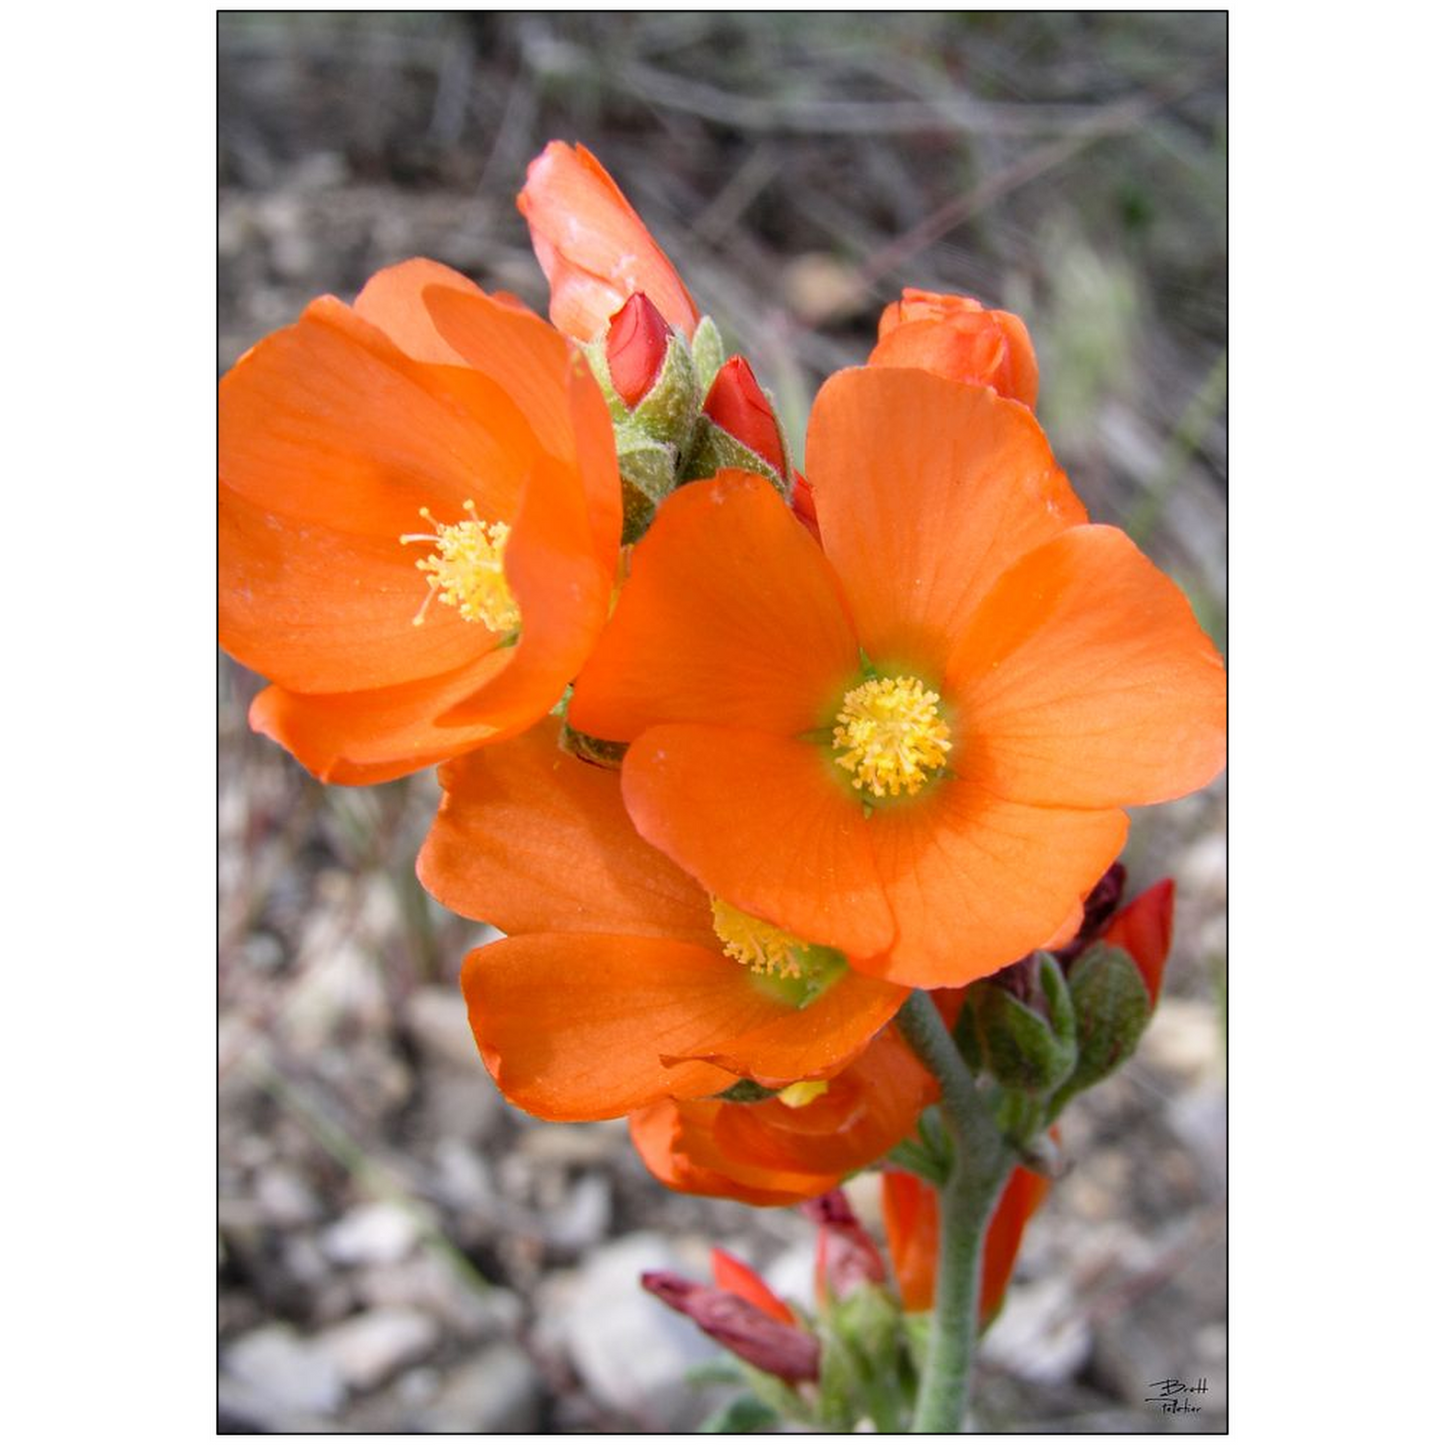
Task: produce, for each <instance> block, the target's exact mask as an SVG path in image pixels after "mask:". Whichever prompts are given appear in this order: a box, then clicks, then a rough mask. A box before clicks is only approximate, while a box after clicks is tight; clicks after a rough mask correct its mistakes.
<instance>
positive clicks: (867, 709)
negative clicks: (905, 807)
mask: <svg viewBox="0 0 1445 1445" xmlns="http://www.w3.org/2000/svg"><path fill="white" fill-rule="evenodd" d="M836 722H837V726H836V727H834V729H833V751H834V752H835V753H837V754H838V756H837V757H836V758H835V759H834V761H835V762H836V763H837V764H838V766H839V767H840V768H844V769H846V770H847V771H848V772H850V773H852V774H853V786H854V787H855V788H857V789H859V791H862V790H863V789H865V788H866V789H867V790H868V791H869V792H870V793H872V795H873V796H874V797H875V798H881V797H883V796H884V795H885V794H887V795H888V796H890V797H894V798H896V797H897V796H898V794H899V793H900V792H907V793H909V794H913V793H916V792H917V791H918V790H919V789H920V788H921V787H922V786H923V785H924V784H925V783H926V782H928V781H929V780H930V779H931V778H932V777H933V776H934V775H935V774H936V773H937V772H938V770H939V769H940V768H942V767H943V764H944V760H945V759H946V758H947V756H948V753H949V750H950V749H951V748H952V747H953V743H952V742H951V741H950V740H949V736H948V724H947V723H946V722H945V721H944V720H943V718H942V717H940V716H939V712H938V694H937V693H936V692H930V691H929V690H928V689H926V688H925V687H924V686H923V684H922V683H921V682H919V680H918V679H917V678H916V677H874V678H870V679H869V680H868V681H867V682H863V683H859V685H858V686H857V687H855V688H853V689H852V691H851V692H848V693H846V694H845V695H844V698H843V706H842V708H841V710H840V711H839V713H838V717H837V719H836Z"/></svg>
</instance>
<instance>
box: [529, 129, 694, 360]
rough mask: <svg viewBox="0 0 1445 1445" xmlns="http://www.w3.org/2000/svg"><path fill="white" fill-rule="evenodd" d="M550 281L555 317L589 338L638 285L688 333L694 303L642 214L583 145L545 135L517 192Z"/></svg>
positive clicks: (569, 332)
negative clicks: (545, 140)
mask: <svg viewBox="0 0 1445 1445" xmlns="http://www.w3.org/2000/svg"><path fill="white" fill-rule="evenodd" d="M517 209H518V210H520V211H521V213H522V214H523V216H525V217H526V219H527V226H528V228H529V229H530V231H531V233H532V249H533V250H534V251H535V252H536V253H537V260H538V261H539V262H540V263H541V266H542V270H543V271H545V272H546V274H547V280H548V283H549V284H550V286H551V288H552V299H551V307H550V313H549V314H550V315H551V318H552V322H553V324H554V325H555V326H556V327H557V328H558V329H559V330H560V331H563V332H565V333H566V334H567V335H568V336H570V337H572V338H573V339H574V340H577V341H582V342H588V341H592V340H593V339H594V338H595V337H596V336H597V335H598V334H599V333H600V332H601V331H602V329H603V327H605V326H606V325H607V323H608V319H609V318H610V317H612V316H613V315H615V314H616V312H617V311H618V310H619V309H620V308H621V307H622V305H623V303H624V302H626V301H627V299H628V298H629V297H630V296H633V295H635V294H636V293H637V292H639V291H641V292H644V293H645V294H646V295H647V297H648V299H649V300H650V301H651V302H652V304H653V305H654V306H655V307H656V308H657V309H658V311H659V312H661V314H662V315H663V317H665V318H666V320H667V322H668V323H669V324H670V325H671V326H673V327H674V328H675V329H676V330H678V331H680V332H682V334H683V335H684V336H686V337H687V338H688V339H689V340H690V339H691V338H692V335H693V332H694V331H696V329H697V323H698V319H699V318H698V310H697V307H696V305H695V304H694V303H693V299H692V297H691V296H690V295H689V294H688V290H687V287H686V286H684V285H683V284H682V281H681V280H680V279H679V277H678V274H677V272H676V271H675V270H673V267H672V263H671V262H670V261H669V260H668V259H667V257H666V256H665V255H664V254H663V252H662V249H661V247H659V246H658V244H657V242H656V241H654V240H653V239H652V235H651V233H650V232H649V231H648V229H647V227H646V226H645V225H644V224H643V222H642V218H641V217H640V216H639V215H638V214H637V212H636V211H634V210H633V209H632V206H631V205H630V204H629V203H628V200H627V197H626V196H624V195H623V194H622V191H621V190H620V188H619V187H618V185H617V182H616V181H614V180H613V179H612V177H611V176H610V175H608V174H607V171H606V170H605V169H604V168H603V166H602V163H601V162H600V161H599V160H598V159H597V157H596V156H594V155H593V154H592V152H591V151H589V150H588V149H587V148H586V146H581V145H579V146H575V147H574V146H569V145H566V144H565V143H564V142H562V141H555V140H554V141H551V142H549V144H548V145H547V147H546V149H545V150H544V151H543V152H542V154H541V155H539V156H538V157H537V158H536V159H535V160H534V161H533V162H532V163H531V164H530V165H529V166H528V167H527V183H526V185H525V186H524V187H523V189H522V193H521V194H520V195H519V196H518V197H517Z"/></svg>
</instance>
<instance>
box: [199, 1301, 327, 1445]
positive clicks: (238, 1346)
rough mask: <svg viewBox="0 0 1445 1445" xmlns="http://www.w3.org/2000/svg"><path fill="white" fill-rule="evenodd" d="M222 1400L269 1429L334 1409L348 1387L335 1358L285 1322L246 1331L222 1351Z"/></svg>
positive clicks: (325, 1413) (234, 1411) (238, 1413)
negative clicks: (246, 1332)
mask: <svg viewBox="0 0 1445 1445" xmlns="http://www.w3.org/2000/svg"><path fill="white" fill-rule="evenodd" d="M221 1394H222V1404H223V1406H225V1407H226V1408H227V1409H228V1410H230V1411H231V1412H232V1413H235V1414H237V1415H240V1416H242V1417H243V1418H251V1419H254V1420H255V1422H256V1423H257V1424H258V1425H264V1426H266V1427H268V1428H271V1429H277V1428H282V1427H286V1428H294V1427H296V1426H297V1425H298V1423H299V1422H300V1421H301V1420H302V1419H304V1418H306V1417H312V1416H321V1417H325V1416H328V1415H331V1414H334V1413H335V1411H336V1410H337V1409H338V1408H339V1407H340V1405H341V1402H342V1400H343V1399H344V1398H345V1395H346V1389H345V1385H344V1382H343V1379H342V1375H341V1371H340V1370H339V1369H338V1368H337V1366H336V1362H335V1361H334V1360H333V1359H332V1358H331V1357H330V1356H329V1355H328V1354H327V1353H326V1352H325V1351H324V1350H321V1349H318V1348H317V1346H316V1344H315V1343H314V1342H313V1341H311V1340H306V1339H303V1338H302V1337H301V1336H300V1335H298V1334H297V1333H296V1332H295V1331H294V1330H292V1329H291V1328H290V1327H289V1326H286V1325H263V1326H261V1328H260V1329H256V1330H252V1331H250V1333H248V1334H245V1335H242V1336H241V1338H240V1339H238V1340H236V1341H235V1342H234V1343H233V1344H231V1345H229V1346H228V1347H227V1348H226V1349H225V1350H224V1351H223V1353H222V1356H221Z"/></svg>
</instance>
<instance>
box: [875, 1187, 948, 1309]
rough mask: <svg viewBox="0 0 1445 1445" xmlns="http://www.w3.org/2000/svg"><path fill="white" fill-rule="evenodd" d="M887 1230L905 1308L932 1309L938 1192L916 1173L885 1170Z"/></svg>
mask: <svg viewBox="0 0 1445 1445" xmlns="http://www.w3.org/2000/svg"><path fill="white" fill-rule="evenodd" d="M883 1230H884V1234H885V1236H886V1237H887V1240H888V1257H889V1259H890V1260H891V1261H892V1263H893V1277H894V1279H895V1280H896V1281H897V1282H898V1297H899V1299H900V1300H902V1302H903V1308H904V1309H905V1310H908V1311H910V1312H912V1311H921V1310H931V1309H932V1308H933V1286H934V1278H935V1275H936V1273H937V1270H938V1193H937V1191H936V1190H935V1189H934V1188H933V1186H932V1185H931V1184H927V1183H925V1182H924V1181H923V1180H922V1179H920V1178H919V1177H918V1176H917V1175H916V1174H909V1173H907V1172H905V1171H904V1170H902V1169H885V1170H884V1171H883Z"/></svg>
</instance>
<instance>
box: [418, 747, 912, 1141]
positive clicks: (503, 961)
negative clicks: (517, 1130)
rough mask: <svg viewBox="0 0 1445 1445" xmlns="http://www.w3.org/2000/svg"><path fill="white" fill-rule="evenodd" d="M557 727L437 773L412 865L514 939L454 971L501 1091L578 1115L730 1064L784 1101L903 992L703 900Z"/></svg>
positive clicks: (841, 1059)
mask: <svg viewBox="0 0 1445 1445" xmlns="http://www.w3.org/2000/svg"><path fill="white" fill-rule="evenodd" d="M558 730H559V725H558V723H557V722H556V721H555V720H550V719H549V720H548V721H547V722H545V723H543V724H541V725H540V726H538V727H537V728H534V729H533V730H532V731H531V732H529V733H527V734H526V735H525V736H523V737H520V738H516V739H514V740H513V741H511V742H508V743H504V744H502V745H500V746H498V747H495V748H487V749H483V750H481V751H478V752H474V753H470V754H468V755H467V756H466V757H462V758H457V759H455V760H453V761H452V762H450V763H448V764H447V765H446V766H445V767H443V768H442V770H441V782H442V787H443V789H444V795H443V798H442V803H441V808H440V811H439V812H438V814H437V818H436V821H435V823H434V824H433V826H432V830H431V832H430V834H429V835H428V837H427V840H426V843H425V845H424V846H423V848H422V851H421V856H420V859H419V860H418V864H417V871H418V874H419V876H420V878H421V881H422V883H423V884H424V885H425V886H426V887H427V889H428V890H429V891H430V892H431V893H432V894H433V895H434V896H435V897H436V898H438V899H439V900H440V901H441V902H442V903H444V904H445V905H446V906H447V907H448V908H451V909H452V910H453V911H455V912H457V913H461V914H464V915H466V916H467V917H470V918H477V919H484V920H486V921H487V922H489V923H492V924H495V925H496V926H497V927H498V928H500V929H502V930H503V931H504V932H505V933H507V934H509V935H510V936H509V937H507V938H505V939H502V940H500V941H498V942H495V943H491V944H488V945H486V946H484V947H482V948H479V949H476V950H474V951H473V952H472V953H470V954H468V956H467V958H466V961H465V963H464V964H463V967H462V978H461V983H462V991H463V993H464V994H465V996H466V1000H467V1007H468V1012H469V1015H470V1018H471V1025H472V1030H473V1033H474V1035H475V1037H476V1041H477V1045H478V1048H479V1050H480V1051H481V1054H482V1057H483V1059H484V1060H485V1062H486V1064H487V1067H488V1069H489V1070H490V1071H491V1073H492V1075H493V1077H494V1078H495V1079H496V1081H497V1084H498V1086H499V1087H500V1088H501V1091H502V1093H503V1094H504V1095H505V1096H506V1097H507V1098H508V1099H509V1100H510V1101H511V1102H512V1103H514V1104H516V1105H517V1106H519V1107H520V1108H523V1109H526V1110H528V1111H529V1112H531V1113H533V1114H537V1115H540V1116H541V1117H543V1118H547V1119H560V1120H579V1119H603V1118H611V1117H616V1116H620V1115H622V1114H626V1113H629V1112H631V1111H633V1110H636V1109H640V1108H643V1107H645V1106H647V1105H649V1104H652V1103H656V1102H659V1101H662V1100H666V1099H669V1098H672V1097H677V1098H699V1097H705V1096H708V1095H713V1094H717V1093H720V1092H722V1091H724V1090H726V1089H728V1088H729V1087H731V1086H732V1085H733V1084H735V1083H736V1082H737V1080H738V1079H739V1078H740V1077H746V1078H748V1079H750V1080H753V1081H756V1082H757V1083H758V1084H760V1085H761V1086H763V1087H767V1088H781V1089H784V1090H785V1091H786V1090H788V1089H789V1088H790V1087H793V1086H796V1087H795V1088H794V1090H793V1093H792V1094H790V1095H789V1097H792V1098H796V1097H798V1094H799V1092H801V1093H803V1094H806V1093H807V1092H808V1090H809V1089H817V1088H822V1087H823V1085H822V1083H821V1081H822V1080H824V1079H827V1078H829V1077H830V1076H832V1075H836V1074H837V1073H839V1071H840V1070H843V1069H844V1068H845V1066H846V1065H848V1064H849V1063H850V1062H851V1061H852V1060H853V1059H855V1058H857V1056H858V1055H859V1054H860V1053H861V1052H862V1051H863V1050H864V1049H865V1048H866V1047H867V1046H868V1044H869V1041H870V1039H872V1038H873V1036H874V1035H875V1034H876V1033H877V1032H878V1030H879V1029H881V1028H882V1027H883V1026H884V1025H885V1024H886V1023H887V1022H888V1021H889V1020H890V1019H891V1018H892V1016H893V1014H894V1013H895V1012H896V1011H897V1009H898V1007H899V1005H900V1004H901V1002H902V1001H903V998H904V996H905V991H904V990H903V989H901V988H900V987H898V986H897V985H894V984H890V983H887V982H884V981H883V980H880V979H876V978H871V977H868V976H866V975H863V974H858V973H855V972H853V970H851V969H850V968H849V967H848V966H847V963H846V961H845V960H844V959H843V957H842V956H841V955H840V954H838V953H836V952H835V951H830V950H827V949H811V948H808V947H807V946H806V945H804V944H803V943H802V942H801V941H800V940H798V939H796V938H792V937H790V936H789V935H787V934H786V933H784V932H783V931H782V930H781V929H778V928H775V927H774V926H772V925H771V924H770V923H768V922H767V921H765V920H763V919H761V918H757V917H754V916H751V915H748V914H747V913H745V912H743V911H742V910H740V909H737V908H735V907H733V906H732V905H731V904H730V903H728V902H727V901H726V900H724V899H722V898H720V897H718V896H716V895H713V896H709V895H708V894H707V893H706V892H705V891H704V890H703V889H701V888H700V887H698V885H697V883H696V882H695V881H694V880H693V879H692V878H690V877H689V876H688V875H687V874H685V873H684V872H683V871H682V870H681V869H680V868H678V867H677V865H676V864H674V863H672V862H671V861H670V860H669V859H668V858H666V857H665V856H664V855H663V854H661V853H659V852H658V851H657V850H656V849H655V848H653V847H652V846H651V845H650V844H649V843H647V842H646V841H644V840H643V839H642V838H641V837H640V836H639V835H638V834H637V832H636V830H635V829H634V828H633V826H632V824H631V822H630V820H629V819H628V816H627V812H626V810H625V808H624V807H623V803H622V793H621V787H620V784H619V779H618V775H617V773H616V772H614V771H609V770H607V769H605V768H599V767H596V766H593V765H591V764H589V763H586V762H583V761H581V760H579V759H578V758H577V757H575V756H573V755H571V754H570V753H564V752H562V751H561V750H560V749H559V747H558V741H557V735H558ZM809 1080H813V1081H819V1082H816V1083H813V1084H809V1083H808V1082H807V1081H809ZM840 1087H841V1088H843V1089H844V1090H845V1091H846V1090H847V1088H848V1087H849V1086H848V1085H847V1084H844V1085H841V1086H840ZM778 1107H779V1108H782V1107H784V1106H783V1105H782V1104H779V1105H778Z"/></svg>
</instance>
